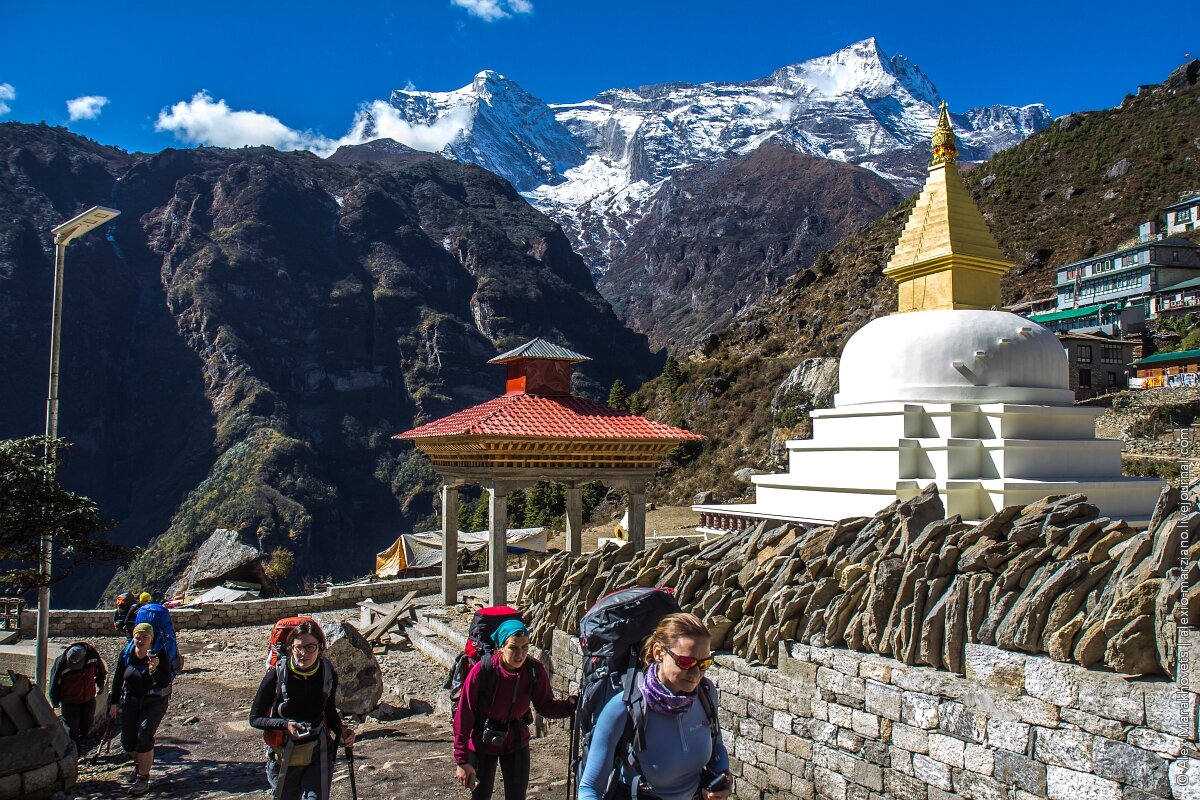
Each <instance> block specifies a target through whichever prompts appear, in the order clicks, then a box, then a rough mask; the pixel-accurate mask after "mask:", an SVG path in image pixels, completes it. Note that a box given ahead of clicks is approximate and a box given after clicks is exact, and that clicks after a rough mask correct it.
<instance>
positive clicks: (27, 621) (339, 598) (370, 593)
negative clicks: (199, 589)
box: [21, 570, 521, 638]
mask: <svg viewBox="0 0 1200 800" xmlns="http://www.w3.org/2000/svg"><path fill="white" fill-rule="evenodd" d="M520 578H521V571H520V570H509V572H508V579H509V580H510V581H513V580H520ZM487 582H488V574H487V573H486V572H469V573H464V574H462V575H459V576H458V586H459V589H476V588H479V587H481V586H487ZM441 588H442V579H441V577H440V576H433V577H429V578H401V579H398V580H392V581H374V582H371V583H353V584H345V585H340V586H331V587H329V588H328V589H326V590H325V591H324V592H322V593H321V594H312V595H302V596H292V597H270V598H265V599H262V600H239V601H237V602H233V603H204V604H203V605H200V606H195V607H189V608H173V609H171V620H172V622H174V624H175V628H176V629H184V628H225V627H230V626H235V625H266V624H269V623H272V622H274V621H275V620H277V619H280V618H282V617H288V616H292V615H295V614H315V613H318V612H321V611H336V610H338V609H343V608H352V607H353V606H354V604H355V603H358V602H360V601H362V600H366V599H367V598H368V597H371V598H374V599H375V600H376V601H377V602H380V603H387V602H391V601H393V600H399V599H400V598H402V597H404V596H405V595H406V594H408V593H409V592H411V591H414V590H416V592H417V593H418V594H429V593H432V592H440V591H441ZM112 632H113V629H112V611H111V610H104V609H96V610H92V609H88V610H68V609H57V610H56V609H51V611H50V635H51V636H104V635H109V634H112ZM36 634H37V612H36V611H25V612H24V613H22V615H21V635H22V636H24V637H27V638H32V637H34V636H35V635H36Z"/></svg>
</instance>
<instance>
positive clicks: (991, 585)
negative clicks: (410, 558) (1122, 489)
mask: <svg viewBox="0 0 1200 800" xmlns="http://www.w3.org/2000/svg"><path fill="white" fill-rule="evenodd" d="M1185 505H1186V508H1185ZM1185 510H1187V511H1190V503H1189V504H1184V503H1182V502H1181V498H1180V495H1179V492H1178V490H1175V489H1168V490H1166V491H1164V492H1163V494H1162V496H1161V497H1160V498H1159V501H1158V504H1157V507H1156V508H1155V510H1154V514H1153V517H1152V519H1151V521H1150V525H1149V528H1148V529H1146V530H1138V529H1137V528H1135V527H1134V526H1131V525H1129V524H1127V523H1125V522H1124V521H1122V520H1119V519H1117V520H1114V519H1109V518H1107V517H1101V516H1100V514H1099V510H1098V509H1097V508H1096V506H1094V505H1092V504H1091V503H1088V502H1087V498H1085V497H1084V496H1083V495H1080V494H1073V495H1057V496H1052V497H1047V498H1045V499H1043V500H1039V501H1038V502H1036V503H1032V504H1030V505H1027V506H1024V507H1022V506H1010V507H1007V508H1004V509H1001V510H999V511H997V512H995V513H994V514H992V515H991V516H989V517H988V518H987V519H985V520H983V521H981V522H979V523H970V522H964V521H963V520H962V519H961V518H960V517H952V518H950V519H943V517H944V509H943V506H942V503H941V499H940V498H939V497H938V494H937V489H936V488H935V487H933V486H930V487H929V488H927V489H926V490H925V491H924V492H923V493H921V494H920V495H918V496H917V497H914V498H912V499H911V500H908V501H906V502H904V503H893V504H892V505H891V506H889V507H888V508H886V509H884V510H882V511H880V512H879V513H878V514H876V515H875V516H874V517H873V518H871V517H857V518H853V519H844V520H841V521H839V522H837V523H835V524H832V525H826V526H822V527H816V528H804V527H803V526H799V525H790V524H783V525H777V526H775V527H770V526H768V525H767V524H766V523H760V524H759V525H757V526H756V527H754V528H753V529H748V530H744V531H740V532H735V533H729V534H726V535H725V536H722V537H720V538H718V539H714V540H712V541H709V542H696V541H688V540H685V539H668V540H665V541H662V542H659V543H657V544H656V545H655V546H654V547H652V548H650V549H648V550H645V551H637V550H635V548H634V547H633V545H632V544H626V545H623V546H622V547H606V548H603V549H601V550H597V551H596V552H594V553H590V554H587V555H584V556H580V557H577V558H575V557H572V556H571V555H570V554H569V553H560V554H558V555H556V556H554V557H552V558H550V559H547V560H546V561H545V562H543V563H542V565H541V566H539V567H538V568H537V569H536V570H534V571H533V572H532V573H530V576H529V577H530V584H531V589H530V593H529V597H530V600H531V602H530V607H529V613H528V623H529V629H530V636H531V638H532V639H533V641H534V643H535V644H537V645H539V646H542V647H546V646H548V644H549V636H550V632H551V631H552V630H554V629H556V628H562V629H566V630H571V631H573V630H574V629H575V626H577V625H578V621H579V618H580V617H581V616H582V615H583V613H584V612H585V611H586V610H587V609H588V608H590V607H591V605H592V604H593V603H594V602H595V601H596V600H597V599H598V598H599V597H601V596H603V595H605V594H607V593H609V592H612V591H614V590H616V589H621V588H625V587H629V586H656V585H657V586H668V587H672V588H674V589H675V591H676V598H677V599H678V601H679V605H680V606H681V607H682V608H683V609H684V610H686V611H690V612H692V613H694V614H696V615H697V616H699V617H701V618H703V619H704V621H705V622H706V624H707V625H708V627H709V630H710V631H711V632H712V639H713V647H714V649H721V650H728V651H731V652H732V653H733V654H734V655H738V656H741V657H743V658H745V659H747V660H748V661H749V662H750V663H752V664H760V665H770V664H773V663H775V660H776V658H777V654H778V647H779V643H780V642H781V641H799V642H801V643H803V644H809V645H815V646H818V647H824V646H829V647H846V648H848V649H850V650H855V651H859V652H869V653H875V654H877V655H882V656H888V657H891V658H895V659H896V660H898V661H901V662H903V663H905V664H908V665H926V666H931V667H937V668H939V669H946V670H948V671H950V672H954V673H957V674H959V675H962V674H964V669H965V647H966V645H967V644H984V645H995V646H997V647H1000V648H1002V649H1004V650H1011V651H1017V652H1024V653H1029V654H1034V655H1035V654H1039V653H1046V654H1048V655H1049V656H1050V657H1051V658H1053V659H1054V660H1056V661H1060V662H1072V663H1076V664H1078V665H1080V666H1083V667H1099V668H1110V669H1112V670H1114V671H1116V672H1121V673H1124V674H1127V675H1173V674H1175V666H1176V638H1177V631H1178V630H1179V629H1181V628H1186V627H1188V626H1189V625H1192V626H1195V625H1197V624H1198V623H1200V619H1195V618H1189V617H1188V615H1187V613H1186V611H1187V608H1188V607H1189V605H1192V604H1195V603H1200V570H1198V568H1197V565H1196V557H1197V555H1200V514H1191V513H1185ZM1184 586H1186V587H1188V588H1187V591H1186V596H1185V595H1184V589H1183V587H1184Z"/></svg>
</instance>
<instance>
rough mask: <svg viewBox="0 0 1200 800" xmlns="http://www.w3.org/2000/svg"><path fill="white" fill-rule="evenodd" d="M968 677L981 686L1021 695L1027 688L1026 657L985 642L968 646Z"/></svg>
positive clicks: (966, 656)
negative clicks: (984, 643)
mask: <svg viewBox="0 0 1200 800" xmlns="http://www.w3.org/2000/svg"><path fill="white" fill-rule="evenodd" d="M965 658H966V674H967V679H968V680H970V681H974V682H975V683H976V684H978V685H979V686H984V687H987V688H989V689H993V690H995V691H998V692H1001V693H1002V694H1008V695H1012V696H1014V697H1015V696H1016V695H1019V694H1020V693H1021V690H1022V689H1024V688H1025V670H1026V667H1025V661H1026V659H1025V657H1024V656H1021V655H1018V654H1017V653H1011V652H1008V651H1006V650H1001V649H1000V648H998V647H991V646H988V645H983V644H968V645H967V646H966V654H965Z"/></svg>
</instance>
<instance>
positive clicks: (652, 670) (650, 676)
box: [642, 664, 696, 716]
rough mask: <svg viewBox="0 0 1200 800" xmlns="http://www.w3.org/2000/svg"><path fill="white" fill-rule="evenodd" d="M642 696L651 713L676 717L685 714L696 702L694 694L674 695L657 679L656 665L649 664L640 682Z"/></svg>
mask: <svg viewBox="0 0 1200 800" xmlns="http://www.w3.org/2000/svg"><path fill="white" fill-rule="evenodd" d="M642 696H643V697H644V698H646V705H647V706H648V707H649V708H650V710H651V711H657V712H658V713H660V714H669V715H671V716H678V715H680V714H686V713H687V712H688V709H690V708H691V707H692V703H694V702H696V695H695V694H675V693H674V692H672V691H671V690H670V689H668V688H667V687H666V686H664V685H663V682H662V681H660V680H659V679H658V664H651V665H650V666H649V668H647V670H646V678H645V680H644V681H643V682H642Z"/></svg>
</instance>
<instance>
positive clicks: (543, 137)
mask: <svg viewBox="0 0 1200 800" xmlns="http://www.w3.org/2000/svg"><path fill="white" fill-rule="evenodd" d="M940 101H941V97H940V95H939V94H938V92H937V89H936V87H935V86H934V85H933V82H932V81H931V80H930V79H929V78H928V77H927V76H926V75H925V74H924V73H922V72H921V70H920V69H919V68H918V67H917V66H916V65H915V64H913V63H912V62H910V61H908V60H907V59H906V58H905V57H904V56H900V55H897V56H888V55H887V54H885V53H884V52H883V51H882V50H881V49H880V48H879V45H878V43H877V42H876V41H875V40H874V39H865V40H863V41H861V42H856V43H854V44H852V45H849V46H848V47H846V48H844V49H842V50H839V51H838V52H836V53H832V54H830V55H828V56H822V57H820V58H814V59H811V60H809V61H805V62H802V63H799V64H792V65H789V66H785V67H781V68H780V69H778V70H776V71H775V72H773V73H772V74H770V75H768V76H765V77H763V78H760V79H758V80H754V81H749V82H746V83H706V84H702V85H699V86H694V85H690V84H685V83H668V84H659V85H655V86H644V87H640V88H636V89H629V88H621V89H611V90H608V91H605V92H601V93H600V94H598V95H597V96H595V97H593V98H591V99H589V100H584V101H582V102H578V103H569V104H549V105H548V104H545V103H543V102H541V101H540V100H538V99H537V98H535V97H533V96H531V95H530V94H529V93H528V92H526V91H525V90H524V89H522V88H521V87H520V85H519V84H517V83H516V82H515V81H513V80H510V79H508V78H506V77H504V76H501V75H499V74H497V73H495V72H491V71H484V72H481V73H479V74H478V75H477V76H476V77H475V80H474V81H473V82H472V83H471V85H469V86H466V87H463V88H462V89H459V90H456V91H453V92H422V91H415V90H407V89H406V90H396V91H394V92H392V94H391V98H390V100H389V102H390V103H391V105H392V106H393V107H395V108H396V109H397V110H398V111H399V112H400V117H401V118H402V119H403V120H404V121H406V122H408V123H409V124H413V125H422V126H429V127H431V128H432V129H435V130H441V131H444V132H446V133H447V134H449V135H447V136H446V139H447V144H446V145H445V146H444V147H443V149H442V152H443V153H444V154H445V155H447V156H449V157H452V158H457V159H459V160H463V161H470V162H473V163H477V164H480V165H482V166H484V167H486V168H488V169H490V170H492V171H493V172H496V173H497V174H499V175H501V176H502V177H504V178H507V179H508V180H509V181H510V182H512V184H513V185H514V186H516V187H517V188H518V190H520V191H521V192H523V193H525V194H526V196H527V197H528V198H529V199H530V201H531V202H533V203H534V205H536V206H537V207H539V208H541V209H542V210H543V211H545V212H546V213H547V214H549V215H550V216H551V217H552V218H554V219H555V220H557V221H558V222H560V223H561V224H562V225H563V227H564V229H565V230H566V231H567V233H568V235H569V236H570V238H571V240H572V243H573V244H574V245H575V247H576V249H577V250H578V251H579V252H580V253H581V254H582V255H583V256H584V258H585V260H587V262H588V264H589V266H590V267H591V268H592V270H593V272H595V273H596V274H602V273H603V272H605V271H607V269H608V268H609V266H610V264H611V262H612V260H613V258H614V257H615V256H616V254H618V253H620V252H621V251H622V250H623V249H624V248H625V245H626V241H627V240H626V239H625V237H624V236H623V235H622V234H623V232H624V231H625V230H626V229H627V226H629V225H631V224H633V223H634V222H636V221H637V220H638V219H639V218H640V217H641V216H642V215H643V214H645V213H647V212H648V210H649V207H648V204H649V202H650V200H651V199H652V198H653V197H654V196H655V195H657V194H660V193H662V192H669V191H671V189H670V188H669V187H668V186H666V185H664V182H667V183H669V181H670V179H671V178H672V176H673V175H675V174H676V173H678V172H679V171H680V170H684V169H687V168H689V167H694V166H697V165H702V164H710V165H711V164H716V163H719V162H721V161H724V160H725V159H729V158H735V157H738V156H745V155H747V154H749V153H751V152H753V151H754V150H755V149H757V148H758V147H759V145H761V144H762V143H763V142H764V141H767V140H769V139H776V140H778V141H780V142H783V143H785V144H787V145H788V146H789V147H791V148H792V149H794V150H796V151H798V152H801V153H805V154H808V155H812V156H816V157H820V158H829V159H833V160H836V161H843V162H846V163H850V164H858V165H861V166H864V167H867V168H869V169H871V170H873V171H875V172H876V173H878V174H879V175H881V176H883V177H885V178H887V179H889V180H890V181H892V182H894V183H896V184H897V185H898V186H900V187H901V188H905V189H913V188H915V187H916V186H917V185H919V183H920V180H921V174H922V169H923V165H924V162H925V152H924V145H925V142H927V141H928V138H929V135H930V133H931V132H932V130H933V127H934V124H935V122H936V119H937V106H938V104H939V103H940ZM959 111H960V112H961V113H956V114H955V115H954V124H955V129H956V130H957V131H958V132H959V134H960V141H961V150H962V152H963V155H964V157H965V158H966V159H968V160H977V159H982V158H986V157H987V156H989V155H991V154H992V153H994V152H996V151H997V150H1000V149H1003V148H1005V147H1009V146H1011V145H1013V144H1015V143H1017V142H1019V141H1021V140H1022V139H1024V138H1025V137H1027V136H1028V135H1029V134H1031V133H1033V132H1035V131H1037V130H1040V129H1042V128H1044V127H1046V125H1048V124H1049V122H1050V114H1049V112H1048V111H1047V110H1046V109H1045V107H1043V106H1041V105H1037V104H1035V105H1029V106H1024V107H1011V106H1001V105H996V106H989V107H984V108H976V109H970V110H966V111H961V110H959ZM364 126H365V128H366V129H367V130H370V129H371V126H372V122H371V120H369V119H367V120H365V121H364Z"/></svg>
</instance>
